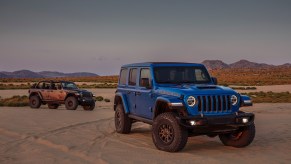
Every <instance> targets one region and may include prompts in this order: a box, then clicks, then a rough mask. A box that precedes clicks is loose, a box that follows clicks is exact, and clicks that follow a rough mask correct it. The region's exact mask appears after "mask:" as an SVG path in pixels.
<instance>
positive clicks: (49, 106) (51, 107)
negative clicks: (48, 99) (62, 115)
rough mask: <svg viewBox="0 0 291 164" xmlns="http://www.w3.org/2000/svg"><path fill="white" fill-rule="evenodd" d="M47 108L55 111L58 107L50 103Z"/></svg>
mask: <svg viewBox="0 0 291 164" xmlns="http://www.w3.org/2000/svg"><path fill="white" fill-rule="evenodd" d="M47 106H48V108H49V109H57V108H58V107H59V104H50V103H48V104H47Z"/></svg>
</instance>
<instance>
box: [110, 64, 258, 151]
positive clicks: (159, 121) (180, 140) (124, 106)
mask: <svg viewBox="0 0 291 164" xmlns="http://www.w3.org/2000/svg"><path fill="white" fill-rule="evenodd" d="M230 78H231V77H230ZM251 105H252V101H251V99H250V98H249V97H248V96H244V95H240V94H239V93H237V92H235V91H234V90H232V89H230V88H228V87H223V86H218V85H217V80H216V78H214V77H210V75H209V73H208V72H207V69H206V68H205V67H204V65H202V64H194V63H169V62H168V63H165V62H163V63H162V62H152V63H137V64H128V65H124V66H122V67H121V71H120V76H119V82H118V88H117V90H116V94H115V100H114V110H115V127H116V131H117V132H118V133H123V134H126V133H130V130H131V125H132V123H134V122H136V121H141V122H144V123H148V124H151V125H152V139H153V142H154V144H155V146H156V147H157V148H158V149H159V150H163V151H168V152H176V151H179V150H181V149H183V148H184V147H185V145H186V143H187V140H188V136H197V135H207V136H209V137H215V136H217V135H218V136H219V138H220V140H221V141H222V143H223V144H224V145H226V146H233V147H245V146H247V145H249V144H250V143H251V142H252V141H253V139H254V137H255V125H254V114H253V113H245V112H243V111H240V110H239V108H240V107H242V106H251Z"/></svg>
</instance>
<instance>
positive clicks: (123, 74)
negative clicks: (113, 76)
mask: <svg viewBox="0 0 291 164" xmlns="http://www.w3.org/2000/svg"><path fill="white" fill-rule="evenodd" d="M126 76H127V69H125V68H123V69H121V71H120V76H119V84H120V85H125V84H126Z"/></svg>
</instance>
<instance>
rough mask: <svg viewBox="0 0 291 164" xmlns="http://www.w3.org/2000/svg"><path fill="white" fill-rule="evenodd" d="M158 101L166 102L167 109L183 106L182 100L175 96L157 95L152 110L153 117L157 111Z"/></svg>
mask: <svg viewBox="0 0 291 164" xmlns="http://www.w3.org/2000/svg"><path fill="white" fill-rule="evenodd" d="M159 102H164V103H167V105H168V107H169V109H181V108H184V107H185V106H184V103H183V100H181V99H179V98H177V97H157V99H156V101H155V106H154V110H153V113H154V115H153V116H154V117H155V113H156V112H157V111H156V110H157V109H158V103H159Z"/></svg>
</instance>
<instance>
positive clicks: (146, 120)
mask: <svg viewBox="0 0 291 164" xmlns="http://www.w3.org/2000/svg"><path fill="white" fill-rule="evenodd" d="M128 117H129V118H132V119H135V120H137V121H141V122H144V123H147V124H151V125H152V124H153V121H152V120H150V119H147V118H143V117H139V116H135V115H132V114H129V115H128Z"/></svg>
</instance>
